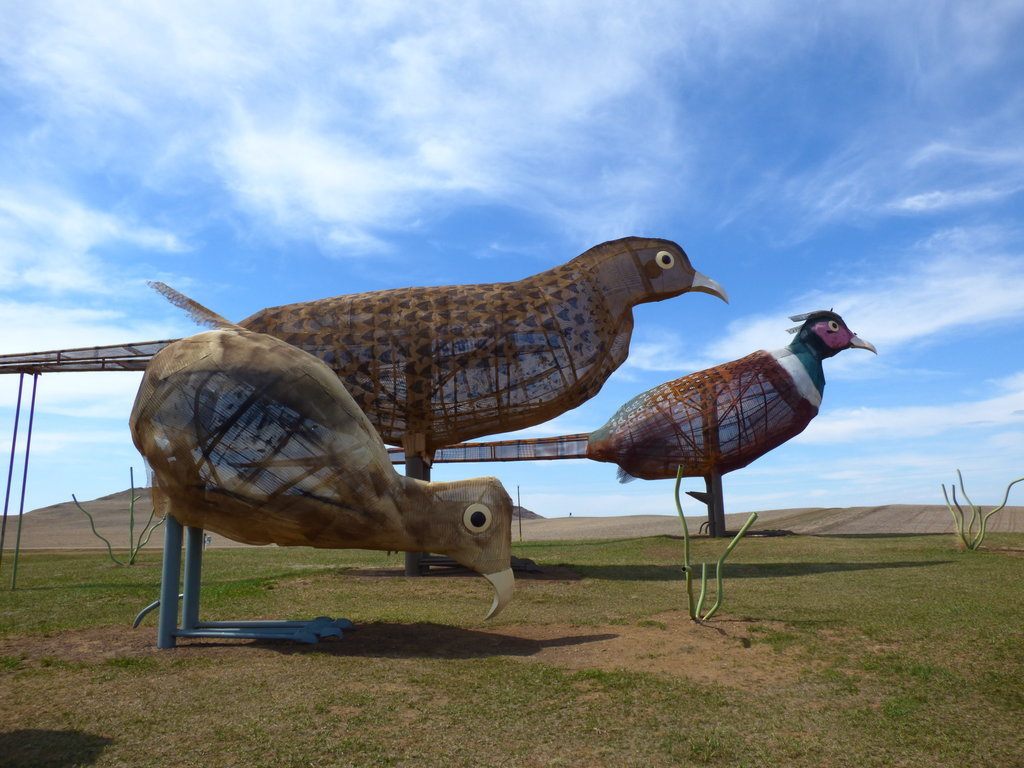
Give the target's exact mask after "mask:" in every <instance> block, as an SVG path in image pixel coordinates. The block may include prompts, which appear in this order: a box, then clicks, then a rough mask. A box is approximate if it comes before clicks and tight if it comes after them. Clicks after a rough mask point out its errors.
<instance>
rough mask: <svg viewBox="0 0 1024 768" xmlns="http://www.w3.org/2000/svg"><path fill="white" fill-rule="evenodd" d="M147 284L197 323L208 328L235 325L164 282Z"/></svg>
mask: <svg viewBox="0 0 1024 768" xmlns="http://www.w3.org/2000/svg"><path fill="white" fill-rule="evenodd" d="M148 285H149V287H150V288H152V289H153V290H154V291H156V292H157V293H160V294H162V295H163V296H164V298H166V299H167V300H168V301H169V302H171V304H173V305H174V306H176V307H178V308H179V309H183V310H185V312H186V313H187V314H188V316H189V317H191V318H192V320H193V322H195V323H196V324H197V325H206V326H209V327H210V328H234V327H235V324H234V323H232V322H231V321H230V320H225V319H224V318H223V317H221V316H220V315H218V314H217V313H216V312H214V311H213V310H212V309H207V308H206V307H204V306H203V305H202V304H200V303H199V302H198V301H194V300H192V299H190V298H189V297H188V296H186V295H185V294H183V293H180V292H178V291H176V290H174V289H173V288H171V286H169V285H167V284H166V283H161V282H159V281H157V280H150V281H149V283H148Z"/></svg>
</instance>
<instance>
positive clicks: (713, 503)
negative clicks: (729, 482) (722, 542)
mask: <svg viewBox="0 0 1024 768" xmlns="http://www.w3.org/2000/svg"><path fill="white" fill-rule="evenodd" d="M705 482H706V483H707V488H708V521H709V525H708V527H709V529H710V530H709V532H710V534H711V535H712V536H713V537H715V538H722V537H724V536H725V535H726V532H725V501H724V499H723V496H722V475H721V473H719V472H712V473H711V474H710V475H708V476H707V477H706V478H705Z"/></svg>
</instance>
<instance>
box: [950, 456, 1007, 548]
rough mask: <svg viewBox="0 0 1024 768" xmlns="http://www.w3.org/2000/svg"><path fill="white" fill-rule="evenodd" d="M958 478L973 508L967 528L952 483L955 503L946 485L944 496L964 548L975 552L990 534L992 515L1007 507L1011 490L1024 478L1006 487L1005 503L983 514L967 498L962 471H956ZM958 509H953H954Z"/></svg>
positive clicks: (964, 495) (965, 498)
mask: <svg viewBox="0 0 1024 768" xmlns="http://www.w3.org/2000/svg"><path fill="white" fill-rule="evenodd" d="M956 478H957V481H958V482H959V484H960V493H962V494H963V497H964V501H966V502H967V505H968V506H969V507H970V508H971V519H970V521H969V522H968V523H967V526H966V528H965V527H964V516H965V515H964V508H963V507H961V506H960V502H959V501H958V500H957V498H956V486H955V485H953V484H952V483H950V489H951V490H952V495H953V503H952V504H950V503H949V494H948V493H947V492H946V484H945V483H943V484H942V495H943V496H944V497H945V499H946V508H947V509H949V512H950V514H951V515H953V523H954V524H955V525H956V535H957V538H958V539H959V540H960V542H961V543H962V544H963V545H964V547H965V548H966V549H967V550H969V551H971V552H973V551H974V550H976V549H977V548H978V547H980V546H981V542H982V541H984V540H985V534H986V533H988V520H989V518H990V517H992V515H994V514H995V513H996V512H998V511H999V510H1001V509H1002V508H1003V507H1005V506H1006V501H1007V499H1009V498H1010V489H1011V488H1013V486H1015V485H1016V484H1017V483H1019V482H1021V481H1022V480H1024V477H1018V478H1017V479H1016V480H1014V481H1013V482H1011V483H1010V484H1009V485H1008V486H1006V493H1004V494H1003V503H1002V504H1000V505H999V506H998V507H995V508H994V509H992V510H991V511H990V512H988V513H983V512H982V511H981V507H979V506H978V505H977V504H975V503H974V502H973V501H971V499H970V498H969V497H968V496H967V491H966V490H965V489H964V478H963V475H961V474H960V470H959V469H958V470H957V471H956ZM954 506H955V507H956V509H953V507H954ZM975 525H977V526H978V531H977V533H975V531H974V526H975Z"/></svg>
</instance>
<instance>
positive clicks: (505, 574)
mask: <svg viewBox="0 0 1024 768" xmlns="http://www.w3.org/2000/svg"><path fill="white" fill-rule="evenodd" d="M484 578H485V579H487V580H488V581H489V582H491V585H492V586H493V587H494V602H493V603H492V604H491V610H489V611H488V612H487V615H486V616H484V619H485V620H486V619H489V618H491V617H492V616H497V615H498V613H499V612H500V611H501V609H502V608H504V607H505V606H506V605H508V603H509V601H510V600H511V599H512V592H513V591H514V589H515V585H516V579H515V576H513V575H512V569H511V568H506V569H505V570H504V571H498V572H497V573H485V574H484Z"/></svg>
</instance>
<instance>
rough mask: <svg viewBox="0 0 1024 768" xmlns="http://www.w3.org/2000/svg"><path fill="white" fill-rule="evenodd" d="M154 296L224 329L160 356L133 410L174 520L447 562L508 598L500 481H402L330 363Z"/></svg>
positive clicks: (157, 494)
mask: <svg viewBox="0 0 1024 768" xmlns="http://www.w3.org/2000/svg"><path fill="white" fill-rule="evenodd" d="M157 287H158V288H159V289H160V290H161V291H162V292H164V293H165V294H167V295H168V296H169V297H171V298H172V300H174V301H175V303H177V304H179V305H180V306H183V307H185V308H187V309H189V310H190V311H191V312H192V314H193V316H194V317H196V319H198V320H201V321H203V322H207V323H209V324H212V325H215V326H218V328H217V329H216V330H213V331H208V332H206V333H201V334H198V335H197V336H193V337H190V338H186V339H181V340H179V341H176V342H174V343H173V344H170V345H169V346H167V347H166V348H164V349H163V350H161V351H160V352H159V353H158V354H157V355H156V356H155V357H154V358H153V360H152V362H151V363H150V364H149V366H148V367H147V369H146V373H145V376H144V377H143V380H142V384H141V386H140V388H139V392H138V395H137V397H136V400H135V406H134V408H133V410H132V414H131V422H130V423H131V431H132V438H133V440H134V441H135V445H136V446H137V447H138V449H139V451H140V452H141V453H142V455H143V456H145V457H146V460H147V461H148V462H149V465H150V467H151V468H152V469H153V473H154V489H153V490H154V501H155V502H156V503H157V504H158V506H159V507H160V508H161V509H162V510H163V511H164V512H165V513H167V514H170V515H171V516H173V517H174V518H175V519H176V520H177V521H178V522H180V523H182V524H184V525H186V526H191V527H193V528H202V529H209V530H211V531H216V532H218V533H221V534H223V535H225V536H227V537H229V538H232V539H235V540H236V541H242V542H247V543H250V544H269V543H274V544H279V545H285V546H288V545H301V546H311V547H329V548H361V549H382V550H406V551H431V552H439V553H443V554H445V555H449V556H450V557H452V558H453V559H455V560H456V561H458V562H459V563H461V564H463V565H465V566H467V567H469V568H472V569H473V570H475V571H477V572H479V573H481V574H483V575H484V576H486V577H487V579H488V580H490V581H491V583H492V584H493V585H494V587H495V590H496V596H495V600H494V604H493V606H492V608H491V613H492V614H493V613H495V612H497V611H498V610H500V608H501V607H502V606H503V605H504V604H505V603H507V602H508V600H509V599H510V598H511V595H512V585H513V578H512V571H511V569H510V566H509V549H510V525H511V519H512V502H511V500H510V499H509V496H508V494H507V493H506V492H505V490H504V488H503V487H502V486H501V483H499V482H498V481H497V480H496V479H494V478H480V479H477V480H465V481H458V482H447V483H437V482H436V483H430V482H423V481H420V480H414V479H412V478H407V477H402V476H400V475H398V474H397V473H396V472H395V470H394V468H393V467H392V465H391V462H390V460H389V459H388V455H387V450H386V449H385V447H384V444H383V442H382V441H381V439H380V437H379V436H378V435H377V432H376V431H375V430H374V428H373V426H372V425H371V424H370V422H369V421H368V420H367V418H366V416H365V415H364V414H363V413H362V411H360V409H359V407H358V406H357V405H356V403H355V401H353V399H352V397H351V396H350V395H349V394H348V392H347V391H346V390H345V387H344V386H343V385H342V383H341V382H340V381H339V380H338V378H337V376H335V375H334V372H333V371H331V370H330V369H329V368H328V367H327V366H326V365H324V363H323V362H322V361H320V360H318V359H317V358H315V357H313V356H312V355H310V354H308V353H306V352H303V351H302V350H300V349H297V348H295V347H293V346H291V345H289V344H286V343H285V342H283V341H281V340H279V339H276V338H273V337H271V336H267V335H266V334H260V333H255V332H252V331H248V330H245V329H242V328H238V327H237V326H233V325H231V324H230V323H228V322H227V321H225V320H223V318H220V317H219V316H218V315H215V314H214V313H212V312H210V311H209V310H206V309H205V308H204V307H202V306H200V305H198V304H195V303H194V302H192V301H191V300H189V299H187V298H185V297H183V296H181V295H180V294H177V293H176V292H175V291H173V290H171V289H169V288H167V287H166V286H163V285H159V284H157ZM175 576H176V573H175ZM489 615H490V614H489Z"/></svg>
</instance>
